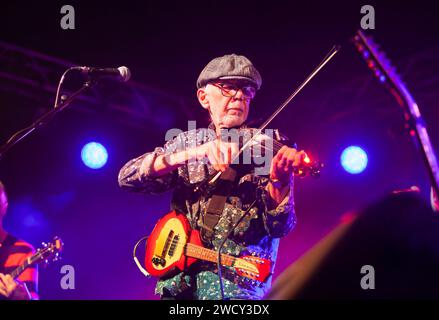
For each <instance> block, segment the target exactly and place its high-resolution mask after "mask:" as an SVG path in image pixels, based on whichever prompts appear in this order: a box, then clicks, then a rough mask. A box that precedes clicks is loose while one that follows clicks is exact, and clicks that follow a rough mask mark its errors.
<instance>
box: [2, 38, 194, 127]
mask: <svg viewBox="0 0 439 320" xmlns="http://www.w3.org/2000/svg"><path fill="white" fill-rule="evenodd" d="M75 65H76V64H74V63H72V62H70V61H66V60H63V59H60V58H56V57H51V56H48V55H45V54H42V53H39V52H36V51H33V50H30V49H25V48H21V47H18V46H15V45H12V44H8V43H5V42H1V41H0V92H3V93H4V94H12V95H17V96H21V97H27V98H29V99H30V101H34V102H36V103H35V105H41V103H44V104H46V103H47V102H49V103H48V105H47V108H50V105H53V101H54V99H55V93H56V89H57V85H58V82H59V79H60V77H61V75H62V74H63V72H64V71H65V70H67V69H68V68H69V67H72V66H75ZM79 86H80V85H79ZM71 87H72V86H67V84H66V88H67V90H64V91H63V93H64V94H67V95H69V94H70V93H72V92H73V91H74V89H73V87H72V88H71ZM78 88H79V87H78V86H76V89H78ZM74 104H75V105H74V107H72V108H74V109H75V110H78V111H81V112H98V111H99V112H102V111H103V112H105V113H106V114H107V115H110V116H114V119H115V120H116V121H120V122H123V123H125V124H127V125H130V126H134V127H143V128H151V129H154V128H155V127H157V126H163V125H167V126H172V125H173V124H175V121H176V119H186V118H189V117H190V113H189V109H188V107H187V103H186V102H185V100H184V99H183V98H180V97H178V96H176V95H172V94H170V93H168V92H165V91H162V90H158V89H155V88H152V87H149V86H147V85H144V84H141V83H138V82H135V81H128V82H126V83H119V82H116V81H113V80H107V79H105V80H103V81H101V83H100V84H99V85H98V86H95V87H94V88H92V89H91V90H90V92H88V93H87V94H84V95H81V96H80V97H78V98H77V100H75V102H74ZM156 110H159V111H160V112H157V111H156Z"/></svg>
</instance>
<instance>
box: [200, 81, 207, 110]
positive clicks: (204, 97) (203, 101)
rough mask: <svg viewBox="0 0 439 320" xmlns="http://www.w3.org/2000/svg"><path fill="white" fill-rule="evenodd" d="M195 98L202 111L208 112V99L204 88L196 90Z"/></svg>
mask: <svg viewBox="0 0 439 320" xmlns="http://www.w3.org/2000/svg"><path fill="white" fill-rule="evenodd" d="M197 98H198V101H199V102H200V104H201V106H202V107H203V108H204V109H206V110H209V99H208V98H207V92H206V87H203V88H200V89H198V90H197Z"/></svg>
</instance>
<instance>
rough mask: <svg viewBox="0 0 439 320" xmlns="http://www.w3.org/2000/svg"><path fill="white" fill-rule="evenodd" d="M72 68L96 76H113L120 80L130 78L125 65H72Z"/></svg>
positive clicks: (128, 70) (123, 80) (124, 80)
mask: <svg viewBox="0 0 439 320" xmlns="http://www.w3.org/2000/svg"><path fill="white" fill-rule="evenodd" d="M72 69H73V70H79V71H81V72H82V73H83V74H86V75H88V76H91V77H96V78H101V77H114V78H116V79H117V80H119V81H121V82H127V81H128V80H129V79H130V78H131V72H130V69H128V68H127V67H125V66H122V67H119V68H93V67H73V68H72Z"/></svg>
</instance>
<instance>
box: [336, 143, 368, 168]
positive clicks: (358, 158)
mask: <svg viewBox="0 0 439 320" xmlns="http://www.w3.org/2000/svg"><path fill="white" fill-rule="evenodd" d="M340 161H341V165H342V166H343V168H344V169H345V170H346V171H347V172H349V173H352V174H358V173H361V172H363V171H364V170H365V169H366V167H367V154H366V152H365V151H364V150H363V149H361V148H360V147H357V146H350V147H348V148H346V149H344V150H343V152H342V154H341V157H340Z"/></svg>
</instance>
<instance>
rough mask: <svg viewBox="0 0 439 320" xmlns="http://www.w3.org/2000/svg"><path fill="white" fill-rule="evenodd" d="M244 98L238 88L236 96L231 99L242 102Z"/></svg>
mask: <svg viewBox="0 0 439 320" xmlns="http://www.w3.org/2000/svg"><path fill="white" fill-rule="evenodd" d="M244 97H245V96H244V93H243V92H242V89H241V88H240V89H238V91H236V94H235V96H234V97H233V99H235V100H243V98H244Z"/></svg>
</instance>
